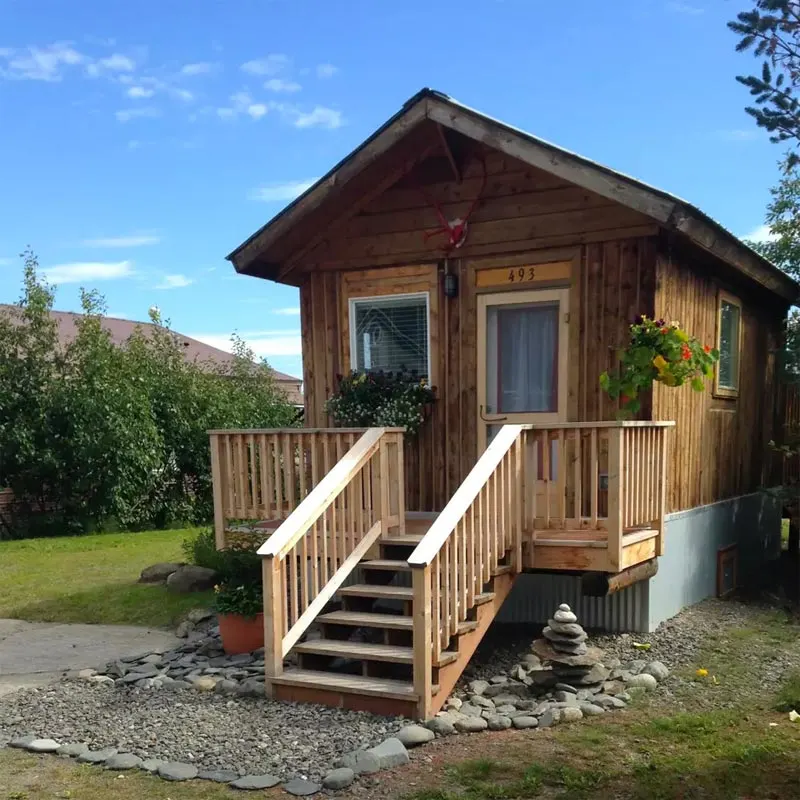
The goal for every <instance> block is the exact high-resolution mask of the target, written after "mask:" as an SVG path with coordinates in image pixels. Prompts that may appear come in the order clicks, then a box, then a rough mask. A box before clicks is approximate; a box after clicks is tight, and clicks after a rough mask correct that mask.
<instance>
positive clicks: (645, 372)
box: [600, 315, 719, 417]
mask: <svg viewBox="0 0 800 800" xmlns="http://www.w3.org/2000/svg"><path fill="white" fill-rule="evenodd" d="M618 355H619V367H618V370H617V371H616V372H615V373H610V372H604V373H603V374H602V375H601V376H600V386H601V388H602V389H603V390H604V391H605V392H607V393H608V395H609V397H611V398H613V399H615V400H616V399H618V398H619V399H620V401H621V407H620V411H619V416H621V417H628V416H631V415H633V414H636V413H637V412H638V411H639V409H640V408H641V400H640V399H639V395H640V394H641V393H642V392H644V391H646V390H648V389H650V388H651V387H652V385H653V381H659V382H660V383H663V384H664V385H665V386H682V385H683V384H684V383H689V384H690V385H691V387H692V389H694V390H695V391H698V392H702V391H703V389H704V388H705V382H704V378H710V377H712V376H713V374H714V364H715V363H716V362H717V361H718V360H719V351H718V350H715V349H712V348H711V347H710V346H709V345H702V344H700V342H699V341H698V340H697V339H695V338H694V337H693V336H690V335H689V334H688V333H686V331H684V330H683V329H682V328H681V327H680V324H679V323H677V322H669V323H667V322H665V321H664V320H663V319H658V320H655V319H650V318H649V317H647V316H645V315H641V316H640V317H637V318H636V320H634V323H633V324H632V325H631V326H630V341H629V343H628V345H627V347H625V348H624V349H623V350H621V351H620V352H619V354H618Z"/></svg>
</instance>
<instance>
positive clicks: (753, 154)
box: [0, 0, 781, 375]
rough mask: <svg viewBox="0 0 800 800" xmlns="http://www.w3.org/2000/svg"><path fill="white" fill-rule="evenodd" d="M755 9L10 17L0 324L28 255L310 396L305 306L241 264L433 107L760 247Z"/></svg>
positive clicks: (252, 1)
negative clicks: (264, 230)
mask: <svg viewBox="0 0 800 800" xmlns="http://www.w3.org/2000/svg"><path fill="white" fill-rule="evenodd" d="M750 5H751V3H750V2H749V0H685V1H684V0H675V1H674V2H671V1H670V0H615V2H614V3H613V4H608V3H598V2H597V0H573V2H570V3H569V4H566V3H556V2H552V1H550V2H544V0H459V1H458V2H455V1H454V0H437V1H436V2H431V0H424V1H423V0H404V2H402V3H395V2H382V0H271V1H270V0H237V2H235V3H233V2H223V0H195V2H191V3H190V2H188V0H187V2H178V0H156V1H154V0H137V2H136V3H121V2H120V3H117V2H108V1H107V0H80V1H79V0H73V1H72V2H67V0H0V180H1V181H2V186H3V191H2V193H1V194H0V302H12V301H14V300H16V299H17V298H18V296H19V288H20V274H21V269H20V267H21V262H20V260H19V259H18V258H17V257H16V254H18V253H19V252H21V251H22V249H23V248H24V247H25V246H26V245H31V246H32V247H33V248H34V250H35V251H36V252H37V253H38V255H39V258H40V262H41V266H42V268H43V269H44V270H45V271H46V274H47V275H48V276H49V278H50V279H51V280H52V281H55V282H56V283H58V292H57V298H56V307H57V308H59V309H65V310H74V309H76V308H77V307H78V289H79V287H80V286H81V285H85V286H87V287H89V288H96V289H98V290H100V291H101V292H102V293H103V294H104V295H105V297H106V299H107V303H108V310H109V313H111V314H113V315H116V316H124V317H128V318H131V319H146V317H147V309H148V308H149V307H150V306H152V305H157V306H158V307H159V308H160V309H161V310H162V314H163V315H164V316H166V317H168V318H169V319H170V320H171V321H172V325H173V327H174V328H175V329H176V330H179V331H181V332H183V333H186V334H189V335H193V336H197V337H198V338H201V339H204V340H205V341H208V342H209V343H211V344H215V345H217V346H223V347H225V346H227V342H228V339H229V336H230V333H231V332H232V331H234V330H236V331H238V332H239V333H240V334H241V335H242V336H243V337H244V338H245V339H247V340H248V341H249V342H250V343H251V344H252V346H253V348H254V349H255V350H256V352H257V353H258V354H259V355H262V356H265V357H266V358H267V359H268V360H269V361H270V363H272V364H273V365H274V366H275V367H276V368H278V369H281V370H283V371H286V372H291V373H295V374H298V375H299V374H300V370H301V367H300V318H299V313H298V298H297V291H296V290H294V289H292V288H291V287H285V286H278V285H276V284H272V283H268V282H266V281H262V280H257V279H254V278H247V277H237V276H236V275H235V274H234V272H233V268H232V267H231V266H230V265H229V264H228V263H227V262H226V261H225V260H224V256H225V255H226V254H227V253H228V252H230V250H232V249H233V248H234V247H235V246H236V245H238V244H239V243H240V242H241V241H242V240H243V239H244V238H246V237H247V236H248V235H250V234H251V233H252V232H253V231H254V230H255V229H256V228H257V227H259V226H260V225H262V224H263V223H264V222H265V221H266V220H267V219H269V218H270V217H271V216H272V215H273V214H275V213H276V212H277V211H279V210H280V208H281V207H282V206H283V205H284V204H285V203H286V202H288V201H289V200H291V199H292V198H293V197H294V196H295V195H296V194H297V193H298V192H299V191H300V190H302V189H303V188H305V187H306V186H307V185H308V183H309V182H310V181H311V180H312V179H314V178H315V177H317V176H319V175H322V174H323V173H325V172H326V171H327V170H328V169H329V168H330V167H331V166H332V165H333V164H334V163H335V162H336V161H338V160H339V159H340V158H341V157H342V156H344V155H345V154H346V153H348V152H349V151H350V150H351V149H352V148H353V147H355V146H356V145H358V144H359V143H360V142H361V141H362V140H363V139H364V138H365V137H366V136H367V135H368V134H369V133H371V132H372V130H374V129H375V128H376V127H377V126H378V125H380V124H381V123H382V122H383V121H384V120H385V119H386V118H387V117H388V116H390V115H391V114H393V113H394V112H395V111H397V109H398V108H399V107H400V106H401V104H402V103H403V102H404V101H405V100H406V99H408V97H410V96H411V95H413V94H414V93H415V92H416V91H417V90H419V89H420V88H421V87H423V86H430V87H433V88H436V89H439V90H440V91H444V92H446V93H448V94H450V95H452V96H453V97H455V98H456V99H458V100H460V101H462V102H464V103H467V104H468V105H471V106H473V107H475V108H478V109H479V110H481V111H484V112H486V113H488V114H491V115H493V116H496V117H499V118H501V119H503V120H505V121H507V122H509V123H512V124H515V125H518V126H520V127H522V128H525V129H526V130H529V131H531V132H532V133H534V134H537V135H539V136H542V137H544V138H547V139H550V140H551V141H553V142H555V143H557V144H559V145H562V146H564V147H567V148H570V149H572V150H576V151H578V152H580V153H582V154H583V155H586V156H589V157H591V158H594V159H596V160H598V161H601V162H603V163H606V164H608V165H609V166H611V167H614V168H615V169H619V170H622V171H624V172H627V173H629V174H631V175H635V176H637V177H639V178H641V179H643V180H646V181H648V182H650V183H653V184H655V185H657V186H659V187H661V188H664V189H667V190H669V191H672V192H675V193H677V194H679V195H681V196H682V197H684V198H686V199H687V200H690V201H691V202H693V203H694V204H696V205H698V206H700V208H702V209H703V210H704V211H706V212H707V213H709V214H711V215H712V216H714V217H715V218H716V219H718V220H720V221H721V222H722V223H723V224H725V225H726V226H727V227H729V228H730V229H731V230H733V231H734V232H735V233H737V234H739V235H748V234H750V233H752V232H753V231H755V230H757V229H758V228H759V226H760V225H761V223H762V222H763V216H764V208H765V205H766V203H767V201H768V199H769V194H768V189H769V187H770V186H771V185H772V184H774V183H775V182H776V178H777V174H778V172H777V167H776V162H777V161H778V159H779V158H780V156H781V150H780V148H779V147H777V146H776V145H772V144H770V143H769V141H768V139H767V137H766V136H765V135H764V134H763V133H761V132H760V131H759V130H758V129H757V128H756V127H755V126H754V124H753V123H752V122H751V121H750V119H749V118H748V117H747V116H746V115H745V113H744V111H743V106H744V104H745V102H746V100H747V93H746V91H745V90H744V89H743V88H742V87H740V86H739V85H738V84H736V82H735V81H734V75H736V74H737V73H741V72H743V71H746V70H750V69H751V68H753V67H754V66H755V62H754V61H752V59H751V58H750V57H748V56H743V55H738V54H736V53H735V52H734V44H735V40H734V38H733V36H732V35H731V34H729V33H728V31H727V30H726V28H725V23H726V22H727V21H728V20H729V19H731V18H732V17H733V16H735V14H736V13H737V12H738V11H740V10H743V9H744V8H747V7H750ZM566 6H569V9H570V11H569V12H566V11H564V10H563V9H564V8H565V7H566ZM609 9H611V10H609Z"/></svg>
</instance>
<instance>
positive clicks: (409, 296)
mask: <svg viewBox="0 0 800 800" xmlns="http://www.w3.org/2000/svg"><path fill="white" fill-rule="evenodd" d="M419 298H424V299H425V322H426V325H425V327H426V337H425V338H426V342H425V348H426V355H427V358H426V361H427V373H428V374H427V375H426V376H425V380H426V381H427V382H428V384H429V385H433V384H432V377H431V366H432V359H431V293H430V292H400V293H397V294H394V293H391V294H377V295H364V296H359V297H350V298H348V301H347V305H348V313H347V316H348V323H349V327H350V369H351V370H355V371H358V372H364V371H365V370H364V368H363V367H359V366H358V365H357V363H356V362H357V358H358V343H357V341H356V336H357V335H358V332H357V330H356V317H355V312H356V305H357V304H359V303H368V302H375V301H384V302H389V301H391V300H414V299H419Z"/></svg>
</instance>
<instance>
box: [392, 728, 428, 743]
mask: <svg viewBox="0 0 800 800" xmlns="http://www.w3.org/2000/svg"><path fill="white" fill-rule="evenodd" d="M396 736H397V738H398V739H399V740H400V741H401V742H402V743H403V744H404V745H405V746H406V747H418V746H419V745H421V744H427V743H428V742H430V741H432V740H433V739H434V738H436V737H435V735H434V733H433V731H432V730H429V729H428V728H423V727H422V725H406V726H405V727H404V728H400V730H399V731H398V732H397V734H396Z"/></svg>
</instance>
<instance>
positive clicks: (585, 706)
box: [578, 703, 606, 717]
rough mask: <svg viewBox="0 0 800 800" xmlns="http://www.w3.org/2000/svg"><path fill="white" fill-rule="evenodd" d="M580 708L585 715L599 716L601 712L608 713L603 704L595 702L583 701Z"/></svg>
mask: <svg viewBox="0 0 800 800" xmlns="http://www.w3.org/2000/svg"><path fill="white" fill-rule="evenodd" d="M578 708H580V710H581V711H582V712H583V716H584V717H599V716H600V715H601V714H605V713H606V712H605V709H604V708H603V707H602V706H598V705H595V704H594V703H581V704H580V705H579V706H578Z"/></svg>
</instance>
